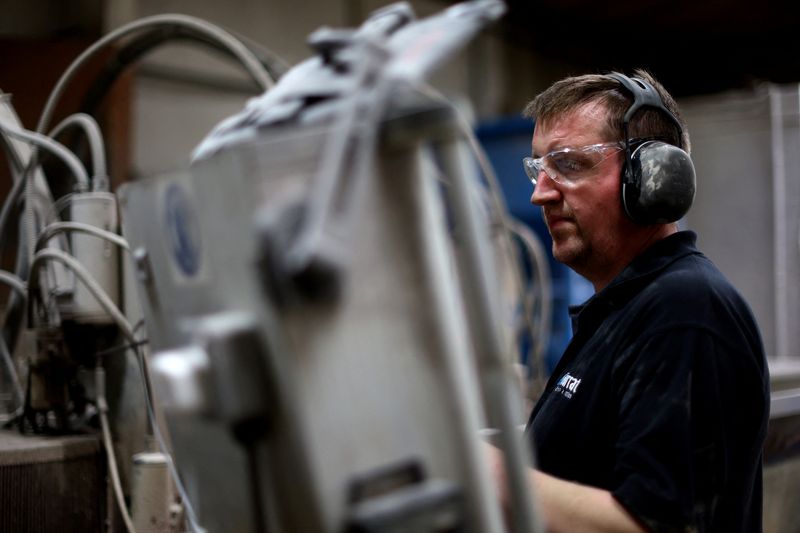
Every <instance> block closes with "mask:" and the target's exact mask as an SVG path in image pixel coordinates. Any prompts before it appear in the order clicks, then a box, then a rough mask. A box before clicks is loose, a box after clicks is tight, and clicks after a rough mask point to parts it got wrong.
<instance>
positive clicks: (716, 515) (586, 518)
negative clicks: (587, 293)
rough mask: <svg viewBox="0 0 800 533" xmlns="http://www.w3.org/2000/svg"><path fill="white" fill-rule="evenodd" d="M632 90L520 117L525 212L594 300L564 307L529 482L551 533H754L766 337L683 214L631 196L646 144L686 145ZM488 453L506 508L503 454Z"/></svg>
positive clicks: (556, 93)
mask: <svg viewBox="0 0 800 533" xmlns="http://www.w3.org/2000/svg"><path fill="white" fill-rule="evenodd" d="M635 77H636V78H639V79H640V80H643V82H644V83H643V82H640V81H637V80H635V79H633V80H632V79H630V78H627V77H624V76H618V75H616V74H612V75H586V76H579V77H572V78H567V79H564V80H561V81H559V82H556V83H555V84H554V85H552V86H551V87H550V88H549V89H547V90H546V91H545V92H543V93H542V94H540V95H539V96H538V97H537V98H536V99H534V100H533V101H532V102H531V103H530V104H529V105H528V107H527V108H526V114H527V115H528V116H530V117H532V118H533V119H534V120H535V121H536V128H535V131H534V135H533V143H532V147H533V157H532V158H526V161H525V165H526V167H527V168H526V170H527V171H528V174H529V176H531V179H532V181H533V182H534V191H533V196H532V198H531V201H532V203H534V204H535V205H538V206H541V207H542V211H543V215H544V218H545V221H546V223H547V227H548V230H549V232H550V235H551V236H552V239H553V248H552V251H553V255H554V256H555V258H556V259H557V260H558V261H561V262H562V263H564V264H566V265H567V266H569V267H570V268H572V269H573V270H575V271H576V272H577V273H579V274H581V275H582V276H584V277H585V278H587V279H588V280H589V281H590V282H591V283H592V284H593V285H594V289H595V294H594V296H593V297H592V298H590V299H589V300H588V301H587V302H586V303H584V304H583V305H581V306H575V307H573V308H571V309H570V314H571V317H572V321H573V330H574V336H573V339H572V340H571V342H570V344H569V346H568V347H567V349H566V351H565V353H564V355H563V356H562V358H561V360H560V361H559V363H558V365H557V366H556V368H555V370H554V372H553V375H552V377H551V379H550V381H549V383H548V384H547V387H546V389H545V391H544V393H543V395H542V396H541V398H540V399H539V401H538V403H537V405H536V406H535V408H534V410H533V412H532V414H531V417H530V420H529V423H528V426H527V430H526V435H527V436H528V437H529V438H530V439H531V442H532V445H533V448H534V450H535V455H536V458H537V469H536V470H531V471H530V472H529V473H528V477H529V479H530V482H531V483H532V485H533V490H534V493H535V494H536V497H537V499H538V501H539V503H540V508H541V509H542V510H543V514H544V518H545V521H546V522H547V525H548V527H549V528H550V530H553V531H570V532H572V531H703V532H709V531H714V532H724V533H730V532H737V531H742V532H744V531H746V532H753V531H760V530H761V496H762V493H761V491H762V487H761V473H762V470H761V447H762V443H763V440H764V437H765V433H766V425H767V419H768V409H769V389H768V385H769V379H768V375H767V367H766V361H765V357H764V353H763V347H762V343H761V339H760V335H759V332H758V328H757V326H756V323H755V320H754V318H753V316H752V313H751V311H750V309H749V307H748V305H747V304H746V303H745V301H744V300H743V299H742V297H741V296H740V295H739V294H738V292H737V291H736V290H735V289H734V288H733V287H732V286H731V284H730V283H729V282H728V281H727V280H726V279H725V278H724V276H723V275H722V274H721V273H720V272H719V271H718V270H717V269H716V267H715V266H714V265H713V264H712V263H711V261H710V260H709V259H708V258H706V257H705V256H704V255H703V254H702V253H701V252H699V251H698V249H697V248H696V247H695V240H696V236H695V235H694V233H692V232H688V231H678V228H677V225H676V224H675V222H674V220H676V219H677V218H680V216H682V214H683V212H685V209H684V210H683V212H678V213H675V216H673V217H667V218H666V219H664V217H657V220H655V221H653V220H649V219H648V216H647V211H648V210H649V209H650V207H648V206H647V205H645V206H644V207H642V206H638V208H637V206H635V205H630V204H631V203H632V202H633V203H635V202H636V201H638V200H637V199H636V198H637V197H636V195H628V193H623V190H622V183H623V182H625V183H628V181H627V180H626V178H625V177H624V176H623V174H624V173H625V172H626V171H627V172H630V171H631V168H632V167H634V166H635V165H633V164H631V163H629V159H630V157H631V156H630V154H634V155H635V154H636V150H637V149H638V148H639V147H643V146H645V143H643V142H642V140H645V141H651V142H652V140H653V139H655V140H658V141H661V143H654V144H662V145H664V146H667V147H668V148H669V149H672V150H675V151H677V150H678V148H675V147H683V148H684V149H685V150H686V152H688V146H689V139H688V134H687V133H686V128H685V127H683V123H682V121H681V119H680V117H679V115H678V110H677V106H676V104H675V102H674V100H673V99H672V97H671V96H670V95H669V94H668V93H667V92H666V90H664V88H663V87H662V86H661V85H660V84H659V83H658V82H657V81H656V80H655V79H653V77H652V76H650V75H649V74H648V73H646V72H642V71H637V72H636V73H635ZM631 84H635V86H633V87H632V86H631ZM642 91H644V92H648V91H649V92H651V93H652V92H656V93H657V95H658V96H660V100H661V102H663V104H662V103H660V102H655V101H653V100H652V99H650V100H648V98H650V97H648V96H647V95H646V94H645V95H644V96H641V95H640V96H641V99H644V100H642V101H644V102H645V103H644V105H640V104H641V101H640V100H641V99H640V96H636V94H637V93H641V92H642ZM634 97H635V98H634ZM634 103H635V104H636V106H635V108H634V109H633V111H634V112H633V113H632V115H631V114H628V111H629V110H631V109H632V106H634ZM655 104H658V105H655ZM626 114H628V116H627V118H626ZM664 143H666V144H664ZM680 153H683V152H680ZM640 155H641V154H640ZM684 155H685V154H684ZM636 157H639V156H636ZM636 157H634V158H633V159H636ZM641 157H642V158H644V157H646V156H645V155H641ZM670 157H671V156H670ZM685 157H686V158H687V160H688V156H685ZM640 162H641V161H639V163H640ZM651 166H652V165H651ZM690 171H691V183H692V186H693V183H694V174H693V168H692V169H690ZM660 179H661V178H660V177H659V178H658V179H656V180H655V182H656V183H660V182H659V181H658V180H660ZM681 179H683V178H679V179H678V181H680V180H681ZM628 186H629V187H630V185H628ZM678 189H680V187H679V188H678ZM667 190H669V189H667ZM628 192H630V191H628ZM693 193H694V191H693V188H692V190H691V191H690V196H689V201H688V203H687V204H686V206H687V207H686V208H687V209H688V205H689V204H690V203H691V197H692V196H693ZM670 194H672V193H670ZM668 196H669V195H668ZM623 198H625V201H623ZM667 201H670V198H667ZM679 203H680V202H679ZM623 204H625V205H623ZM670 218H671V219H670ZM634 219H635V220H634ZM488 453H489V454H490V461H491V464H492V468H493V471H494V473H495V478H496V482H497V486H498V489H499V490H500V491H501V492H500V494H501V499H502V500H503V501H504V502H507V501H508V498H507V495H505V494H504V493H503V491H505V490H506V489H505V483H504V475H505V473H504V471H503V462H502V457H501V455H500V454H499V452H497V450H495V449H493V448H489V449H488Z"/></svg>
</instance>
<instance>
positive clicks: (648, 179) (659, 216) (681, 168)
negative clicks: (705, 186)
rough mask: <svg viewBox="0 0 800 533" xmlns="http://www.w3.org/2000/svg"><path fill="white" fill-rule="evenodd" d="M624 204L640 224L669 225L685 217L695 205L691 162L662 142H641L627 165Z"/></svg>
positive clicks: (630, 214) (682, 153) (677, 149)
mask: <svg viewBox="0 0 800 533" xmlns="http://www.w3.org/2000/svg"><path fill="white" fill-rule="evenodd" d="M624 169H625V170H624V174H625V175H623V178H622V202H623V206H624V208H625V212H626V213H627V214H628V216H629V217H630V218H631V219H633V220H634V221H635V222H637V223H639V224H666V223H669V222H675V221H677V220H679V219H680V218H682V217H683V216H684V215H685V214H686V213H687V212H688V211H689V208H690V207H691V206H692V202H693V201H694V195H695V190H696V177H695V170H694V164H693V163H692V159H691V158H690V157H689V154H687V153H686V152H685V151H683V150H682V149H680V148H678V147H677V146H673V145H671V144H667V143H665V142H661V141H648V142H645V143H642V144H641V145H640V146H638V147H637V148H636V150H634V152H633V153H632V154H631V156H630V160H629V164H626V165H625V166H624Z"/></svg>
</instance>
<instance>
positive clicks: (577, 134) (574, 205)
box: [531, 103, 633, 286]
mask: <svg viewBox="0 0 800 533" xmlns="http://www.w3.org/2000/svg"><path fill="white" fill-rule="evenodd" d="M605 123H606V109H605V107H604V106H603V105H601V104H599V103H588V104H585V105H583V106H581V107H579V108H577V109H576V110H575V111H573V112H572V113H569V114H567V115H565V116H563V117H561V118H560V119H555V120H552V121H551V122H548V123H546V124H541V123H537V124H536V130H535V131H534V134H533V143H532V145H533V155H534V157H541V156H544V155H545V154H548V153H550V152H552V151H554V150H559V149H562V148H579V147H582V146H587V145H593V144H599V143H606V142H610V141H615V140H616V139H611V138H608V136H607V134H604V126H605ZM622 162H623V152H618V151H616V150H612V151H609V153H608V155H607V157H604V158H603V159H601V162H600V163H599V164H598V165H597V166H595V167H594V168H592V169H590V170H587V171H586V172H585V173H584V174H582V175H581V177H580V179H577V180H575V181H573V182H563V183H557V182H556V181H554V180H553V179H551V178H550V177H549V176H548V175H546V173H545V172H540V173H539V176H538V180H537V184H536V188H535V189H534V192H533V196H532V197H531V203H533V204H535V205H539V206H541V207H542V211H543V214H544V218H545V222H546V223H547V228H548V230H549V231H550V235H551V236H552V238H553V256H554V257H555V258H556V259H557V260H558V261H560V262H562V263H564V264H566V265H567V266H569V267H570V268H572V269H573V270H575V271H576V272H578V273H579V274H582V275H583V276H585V277H586V278H587V279H589V280H590V281H592V282H593V283H595V286H597V284H598V283H599V282H601V281H607V279H609V278H608V276H610V275H613V274H615V273H616V270H617V269H618V268H619V266H620V265H619V264H618V263H619V260H620V259H622V258H621V257H619V255H620V254H619V252H620V251H621V244H622V243H623V241H624V236H625V235H626V233H627V232H630V230H631V229H633V228H632V225H633V223H632V222H631V221H630V220H629V219H628V218H627V217H626V216H625V213H624V212H623V209H622V203H621V201H620V187H621V184H620V172H621V169H622Z"/></svg>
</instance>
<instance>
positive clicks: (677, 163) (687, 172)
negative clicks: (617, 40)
mask: <svg viewBox="0 0 800 533" xmlns="http://www.w3.org/2000/svg"><path fill="white" fill-rule="evenodd" d="M608 77H610V78H613V79H615V80H616V81H618V82H619V83H620V85H622V87H624V88H625V89H626V90H627V91H628V92H629V93H631V95H632V96H633V103H632V104H631V106H630V107H629V108H628V110H627V111H626V112H625V117H624V118H623V129H624V133H625V165H624V166H623V169H622V176H621V179H622V206H623V208H624V209H625V213H626V214H627V215H628V217H630V218H631V220H633V221H634V222H636V223H637V224H642V225H648V224H666V223H669V222H675V221H677V220H679V219H680V218H681V217H683V216H684V215H685V214H686V213H687V212H688V211H689V208H690V207H691V206H692V202H693V201H694V194H695V189H696V178H695V171H694V164H693V163H692V159H691V158H690V157H689V154H687V153H686V151H684V150H683V147H678V146H674V145H671V144H668V143H665V142H662V141H645V142H642V143H635V142H634V143H632V142H631V141H632V139H631V138H630V135H629V134H628V125H629V124H630V120H631V118H632V117H633V116H634V115H635V114H636V113H637V112H638V111H639V110H640V109H642V108H644V107H651V108H654V109H657V110H659V111H661V112H662V113H663V114H664V115H665V116H666V117H667V118H668V119H669V120H670V121H671V122H672V123H673V124H675V127H676V128H677V130H678V138H679V139H680V138H681V136H682V135H683V128H682V127H681V125H680V122H678V119H677V118H676V117H675V115H673V114H672V113H671V112H670V111H669V110H668V109H667V108H666V106H664V103H663V102H662V101H661V97H660V96H659V94H658V91H656V90H655V89H654V88H653V86H651V85H650V84H649V83H647V82H646V81H644V80H643V79H641V78H629V77H628V76H625V75H624V74H620V73H618V72H613V73H611V74H608Z"/></svg>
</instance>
